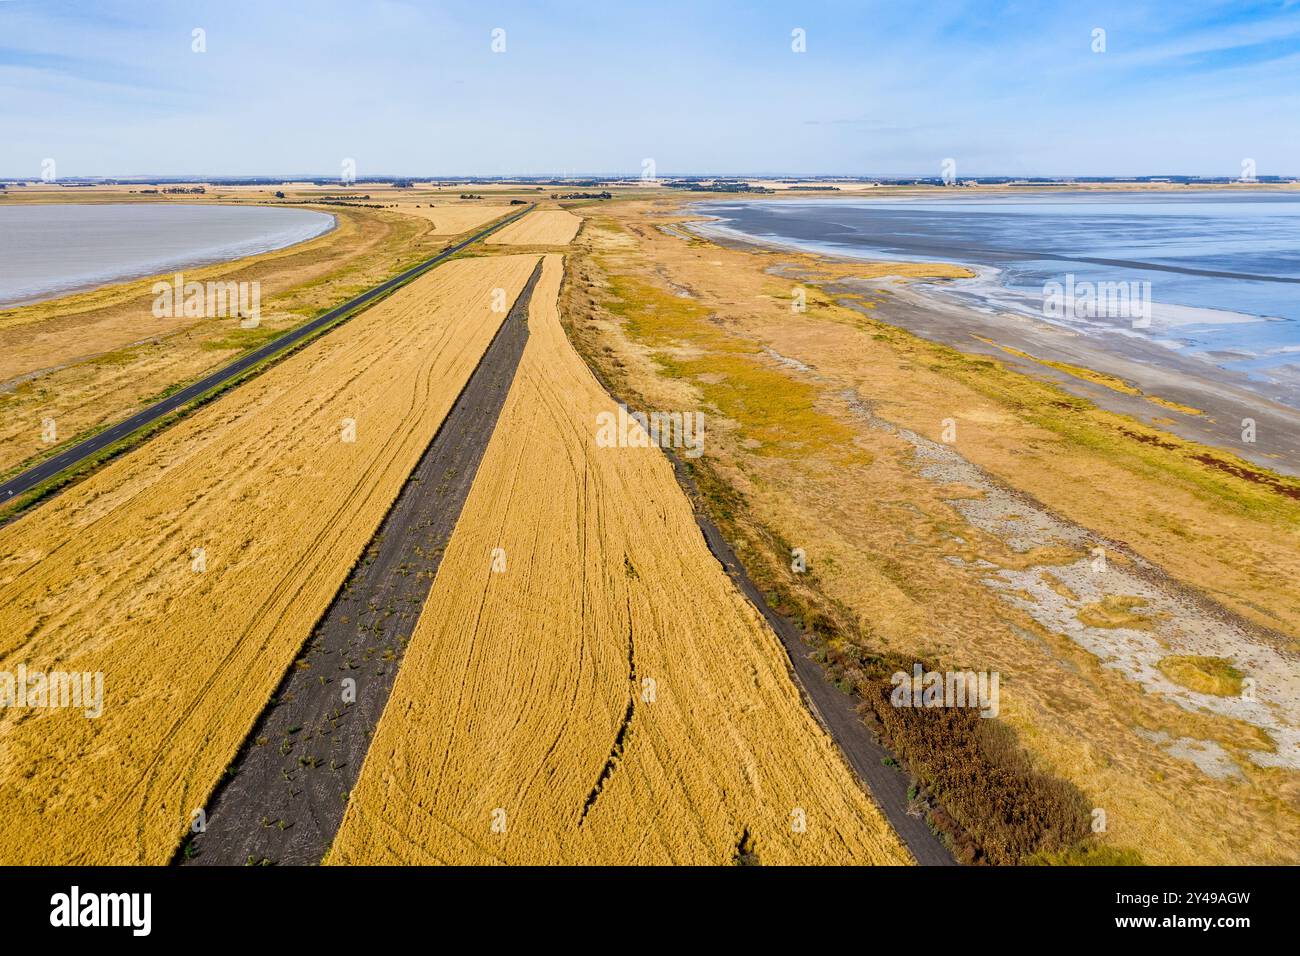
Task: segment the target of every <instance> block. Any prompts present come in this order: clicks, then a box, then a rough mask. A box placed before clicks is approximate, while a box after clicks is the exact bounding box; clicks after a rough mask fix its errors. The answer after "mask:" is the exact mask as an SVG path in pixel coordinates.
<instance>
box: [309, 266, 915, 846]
mask: <svg viewBox="0 0 1300 956" xmlns="http://www.w3.org/2000/svg"><path fill="white" fill-rule="evenodd" d="M562 270H563V265H562V257H561V256H559V255H550V256H547V258H546V264H545V271H544V273H543V275H542V277H541V279H540V281H539V282H538V285H537V287H536V290H535V291H534V294H533V298H532V304H531V308H530V315H529V326H530V339H529V342H528V345H527V349H526V351H525V353H524V357H523V360H522V363H521V366H520V369H519V372H518V375H517V377H516V379H515V382H514V385H513V387H512V389H511V392H510V396H509V398H508V399H507V402H506V406H505V409H504V410H503V413H502V417H501V420H500V422H499V424H498V426H497V429H496V431H495V433H494V434H493V437H492V440H491V443H490V445H489V447H488V450H487V453H486V456H485V458H484V461H483V464H482V466H481V468H480V470H479V473H478V476H477V478H476V480H475V483H474V487H473V489H472V491H471V493H470V497H469V500H468V501H467V503H466V506H465V510H464V511H463V513H462V515H461V518H460V521H459V523H458V525H457V528H456V532H455V534H454V535H453V537H452V540H451V542H450V544H449V546H448V549H447V553H446V556H445V558H444V560H443V563H442V566H441V568H440V569H439V572H438V576H437V579H436V580H435V582H434V587H433V590H432V592H431V593H430V595H429V599H428V601H427V603H426V605H425V609H424V612H423V614H422V615H421V617H420V620H419V623H418V624H417V626H416V630H415V633H414V636H413V637H412V640H411V643H410V645H409V648H408V651H407V654H406V657H405V660H404V662H403V665H402V670H401V671H400V673H399V674H398V678H397V683H396V685H395V687H394V690H393V694H392V697H391V698H390V699H389V702H388V705H387V708H386V710H385V712H384V715H383V718H382V719H381V721H380V724H379V727H378V729H377V731H376V733H375V738H374V743H373V744H372V746H371V749H370V752H369V754H368V755H367V758H366V762H365V764H364V767H363V769H362V773H361V778H360V779H359V781H358V783H357V786H356V787H355V788H354V790H353V793H352V800H351V803H350V804H349V807H348V811H347V815H346V816H345V818H344V822H343V826H342V828H341V830H340V832H339V834H338V837H337V839H336V842H335V844H334V847H333V849H332V851H331V854H330V856H329V858H328V862H331V863H336V864H371V863H400V864H425V863H462V864H468V863H512V864H527V863H535V864H538V863H540V864H559V863H584V864H585V863H591V864H595V863H689V864H722V863H729V862H731V861H733V859H736V858H738V857H740V856H742V855H744V856H750V855H752V856H756V857H757V859H758V860H759V861H761V862H762V863H769V864H780V863H791V864H794V863H905V862H908V860H909V855H908V854H907V853H906V851H905V850H904V849H903V848H902V847H901V845H900V844H899V842H898V840H897V838H896V837H895V836H894V834H893V831H892V830H891V829H890V828H889V826H888V824H887V823H886V822H885V820H884V819H883V817H882V816H881V814H880V812H879V811H878V809H877V808H876V806H875V805H874V804H873V803H872V802H871V800H870V799H869V798H868V797H867V796H866V795H865V794H864V792H863V790H862V788H861V786H860V785H859V783H858V781H857V779H856V778H855V777H854V775H853V774H852V772H851V771H850V770H849V768H848V767H847V765H846V764H845V762H844V761H843V759H842V757H841V756H840V755H839V753H838V752H837V751H836V749H835V747H834V745H833V744H832V742H831V741H830V739H829V737H828V736H827V735H826V734H825V733H824V732H823V731H822V729H821V727H820V726H819V725H818V724H817V723H816V721H815V720H814V719H813V717H812V716H811V715H810V714H809V712H808V711H807V710H806V709H805V707H804V705H803V703H802V701H801V699H800V695H799V692H798V691H797V689H796V686H795V684H794V683H793V681H792V678H791V676H790V674H789V662H788V660H787V658H786V657H785V655H784V651H783V650H782V648H781V647H780V645H779V643H778V641H777V638H776V636H775V635H774V634H773V633H772V632H771V631H770V630H769V629H768V627H767V626H766V624H765V623H764V622H763V621H762V619H761V618H760V617H759V616H758V614H757V612H756V611H755V609H754V608H753V607H752V606H751V605H750V604H748V603H747V602H746V601H745V600H744V598H743V597H741V596H740V594H739V593H738V592H737V591H736V589H735V587H734V586H733V585H732V583H731V581H730V579H729V578H727V576H726V575H725V574H724V573H723V571H722V568H721V566H720V565H719V563H718V562H717V561H716V560H715V559H714V558H713V556H712V555H711V554H710V553H709V551H708V549H707V547H706V545H705V543H704V540H703V537H702V535H701V533H700V530H699V528H698V527H697V525H696V523H695V520H694V517H693V513H692V509H691V506H690V504H689V502H688V501H687V499H686V497H685V496H684V495H683V494H682V492H681V490H680V489H679V487H678V485H677V484H676V481H675V479H674V478H673V476H672V472H671V468H670V466H669V464H668V462H667V459H666V458H665V457H664V456H663V454H662V452H661V451H660V450H659V449H657V448H636V447H631V448H628V447H599V446H598V444H597V440H596V428H597V415H598V413H600V412H605V411H613V410H614V408H615V405H614V403H613V401H612V400H611V399H610V398H609V397H608V395H607V394H606V393H605V392H604V391H603V389H601V387H600V386H599V385H598V383H597V382H596V380H595V379H594V378H593V377H592V375H591V373H590V372H589V371H588V370H587V368H586V366H585V365H584V364H583V363H582V361H581V360H580V359H579V357H578V356H577V354H576V353H575V352H574V351H573V349H572V347H571V346H570V344H569V342H568V339H567V338H566V336H565V333H564V331H563V329H562V328H561V325H560V321H559V314H558V309H557V303H556V297H557V294H558V292H559V289H560V283H561V277H562Z"/></svg>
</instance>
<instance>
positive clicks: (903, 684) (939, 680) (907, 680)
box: [889, 663, 1001, 717]
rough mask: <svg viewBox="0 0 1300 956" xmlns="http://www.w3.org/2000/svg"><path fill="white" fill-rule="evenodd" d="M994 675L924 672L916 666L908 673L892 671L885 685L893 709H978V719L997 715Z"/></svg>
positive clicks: (997, 677) (991, 673) (971, 672)
mask: <svg viewBox="0 0 1300 956" xmlns="http://www.w3.org/2000/svg"><path fill="white" fill-rule="evenodd" d="M1000 679H1001V678H1000V676H999V674H998V672H997V671H991V672H990V671H927V670H925V669H924V668H922V667H921V665H920V664H919V663H917V664H913V665H912V673H910V674H909V673H907V671H896V672H895V673H894V676H893V677H891V678H890V680H889V682H890V683H891V684H893V685H894V689H893V690H892V691H891V692H890V694H889V702H890V704H892V705H893V706H895V707H978V708H979V712H980V716H981V717H996V716H997V715H998V684H999V681H1000Z"/></svg>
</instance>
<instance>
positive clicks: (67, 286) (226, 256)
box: [0, 203, 338, 312]
mask: <svg viewBox="0 0 1300 956" xmlns="http://www.w3.org/2000/svg"><path fill="white" fill-rule="evenodd" d="M81 205H83V204H78V203H32V204H28V205H24V206H21V207H10V208H13V209H23V210H29V209H38V208H42V207H49V208H58V209H68V208H70V207H76V206H81ZM85 205H93V206H94V207H95V208H104V207H106V206H109V207H111V206H118V205H120V206H122V207H132V208H141V207H144V206H145V204H135V203H121V204H114V203H103V204H85ZM149 207H152V208H164V209H177V208H181V209H205V210H206V209H212V208H218V209H240V210H246V209H250V208H257V209H268V210H272V209H273V210H278V211H282V212H288V213H295V214H297V213H311V214H314V215H315V216H321V217H324V218H325V219H327V220H328V221H327V222H321V223H320V224H319V228H312V229H308V228H307V227H306V224H305V222H304V225H303V227H301V228H299V229H298V230H296V231H294V232H293V233H292V234H287V233H286V232H285V231H281V232H278V233H274V234H270V235H263V236H253V237H249V238H245V239H241V240H229V241H226V242H225V243H223V244H221V245H219V246H215V247H211V248H207V249H197V250H194V251H193V252H191V253H189V254H184V255H177V256H173V257H171V258H153V259H149V260H147V261H141V262H139V263H138V264H135V265H126V264H123V265H121V266H117V267H113V268H110V269H105V270H103V271H102V272H100V273H97V274H94V275H89V276H80V277H76V278H72V279H69V280H68V281H67V282H66V283H57V284H47V286H46V287H45V288H44V289H43V290H42V291H40V292H37V293H36V294H34V295H27V294H21V297H19V298H5V297H4V295H3V293H0V312H7V311H10V310H13V309H21V308H24V307H26V306H30V305H37V304H40V303H43V302H51V301H53V300H55V299H62V298H65V297H67V296H71V295H77V294H79V293H83V292H89V291H92V290H95V289H100V288H103V287H105V286H110V285H118V284H121V283H126V282H133V281H137V280H140V279H145V278H149V277H151V276H160V277H161V276H164V275H168V274H171V273H175V272H180V271H184V270H186V269H199V268H203V267H206V266H212V265H220V264H223V263H230V262H237V261H238V260H240V259H247V258H251V257H253V256H260V255H264V254H266V253H269V252H279V251H281V250H284V249H291V248H293V247H294V246H299V245H302V244H303V243H306V242H310V241H312V240H313V239H319V238H320V237H321V236H325V235H328V234H329V233H331V232H333V231H334V230H335V229H337V228H338V217H337V216H335V215H334V214H332V213H328V212H324V211H321V210H315V209H312V210H297V209H293V210H287V209H286V210H279V207H276V206H273V205H271V204H256V205H253V204H249V205H239V204H236V203H211V204H207V203H202V204H200V203H174V204H168V205H166V206H161V207H157V206H154V205H153V204H149ZM3 208H4V207H0V209H3Z"/></svg>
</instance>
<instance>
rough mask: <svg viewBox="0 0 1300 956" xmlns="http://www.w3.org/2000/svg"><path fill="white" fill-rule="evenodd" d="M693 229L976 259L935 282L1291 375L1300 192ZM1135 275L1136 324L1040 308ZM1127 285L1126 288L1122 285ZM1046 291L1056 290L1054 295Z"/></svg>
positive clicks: (965, 201) (961, 200) (753, 213)
mask: <svg viewBox="0 0 1300 956" xmlns="http://www.w3.org/2000/svg"><path fill="white" fill-rule="evenodd" d="M694 208H695V209H696V210H697V211H699V212H701V213H704V214H707V215H710V216H714V217H717V221H716V222H713V223H709V224H706V225H704V226H703V227H702V228H701V231H702V232H706V233H715V234H716V233H721V234H732V235H739V236H743V237H745V238H750V239H759V240H762V241H765V242H770V243H775V244H778V245H786V246H793V247H797V248H802V249H806V250H809V251H814V252H824V253H830V254H833V255H841V256H845V255H847V256H853V257H857V258H874V259H881V258H892V259H909V260H913V261H915V260H941V261H948V262H957V263H962V264H966V265H972V266H976V267H977V268H978V271H979V273H980V276H979V277H978V278H976V279H971V280H963V281H960V282H954V283H946V284H945V286H946V287H947V292H948V293H949V294H953V295H956V296H958V297H960V298H963V299H965V300H966V301H967V302H968V303H969V304H972V305H974V306H976V307H980V308H985V309H990V310H1006V309H1010V310H1015V311H1017V312H1022V313H1025V314H1030V315H1036V316H1038V317H1040V318H1043V319H1044V320H1047V321H1054V322H1060V323H1063V324H1067V325H1069V326H1070V327H1072V328H1076V329H1078V330H1079V331H1082V332H1085V333H1088V334H1092V335H1097V336H1099V337H1100V336H1104V335H1107V334H1119V335H1126V336H1127V335H1138V336H1143V337H1147V338H1150V339H1151V340H1153V341H1156V342H1159V343H1160V344H1162V345H1165V346H1167V347H1169V348H1171V349H1176V350H1179V351H1183V352H1187V353H1192V354H1197V355H1199V356H1200V357H1202V358H1205V359H1207V360H1208V361H1209V362H1210V363H1213V364H1214V365H1218V366H1220V367H1223V368H1229V369H1233V370H1235V371H1238V372H1242V373H1245V374H1247V375H1249V376H1250V377H1251V378H1252V379H1255V380H1257V381H1265V382H1271V383H1276V384H1278V385H1279V386H1283V387H1289V385H1287V383H1291V382H1294V381H1296V379H1297V377H1298V375H1297V373H1300V195H1295V194H1282V193H1249V192H1242V193H1232V194H1231V195H1225V194H1223V193H1204V192H1202V193H1181V194H1171V193H1150V192H1147V193H1141V192H1137V193H1106V194H1096V193H1093V194H1078V193H1068V194H1060V193H1058V194H1051V195H1047V194H1022V195H1014V196H1005V195H999V196H998V197H996V198H989V197H981V196H959V197H954V198H950V199H943V200H930V199H906V198H894V199H833V200H817V201H808V200H794V201H791V200H768V201H763V200H757V201H756V200H749V201H743V200H741V201H728V202H706V203H699V204H696V205H695V207H694ZM1067 279H1068V281H1070V282H1073V283H1074V284H1075V286H1074V287H1077V285H1078V284H1079V283H1094V284H1095V283H1102V282H1125V283H1128V282H1139V283H1141V282H1149V283H1150V286H1149V290H1147V291H1144V292H1143V293H1142V294H1144V295H1147V294H1148V291H1149V296H1148V301H1149V302H1150V303H1151V308H1150V315H1149V321H1148V322H1146V323H1143V322H1135V321H1133V316H1132V315H1130V314H1123V315H1119V316H1116V315H1105V314H1103V315H1083V316H1080V315H1076V314H1073V313H1074V312H1076V311H1086V310H1083V309H1078V310H1075V309H1067V310H1066V311H1067V312H1070V313H1071V314H1068V315H1066V316H1061V315H1060V314H1058V313H1059V312H1060V311H1061V310H1060V309H1057V310H1055V311H1054V310H1052V309H1046V310H1045V308H1044V305H1045V300H1046V299H1047V298H1049V297H1050V295H1051V290H1052V289H1053V288H1054V287H1053V286H1051V285H1050V283H1060V284H1061V285H1062V286H1064V285H1066V283H1067ZM1131 288H1133V289H1134V290H1137V289H1138V288H1139V287H1136V286H1134V287H1131ZM1058 301H1059V300H1058Z"/></svg>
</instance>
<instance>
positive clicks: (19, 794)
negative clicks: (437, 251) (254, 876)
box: [0, 256, 536, 864]
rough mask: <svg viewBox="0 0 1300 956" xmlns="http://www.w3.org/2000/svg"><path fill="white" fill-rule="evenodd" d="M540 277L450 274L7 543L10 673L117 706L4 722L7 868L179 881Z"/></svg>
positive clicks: (0, 714) (512, 265) (2, 602)
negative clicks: (209, 806) (201, 828)
mask: <svg viewBox="0 0 1300 956" xmlns="http://www.w3.org/2000/svg"><path fill="white" fill-rule="evenodd" d="M535 262H536V259H535V258H534V257H532V256H506V257H499V258H481V259H473V260H465V261H460V262H453V263H449V264H447V265H445V266H443V267H440V268H439V269H437V270H436V271H435V272H433V273H432V274H431V275H429V276H427V277H424V278H422V279H420V280H418V281H417V282H415V283H414V284H412V285H411V286H409V287H407V288H405V289H403V290H401V291H399V292H397V293H396V294H394V296H393V297H391V298H390V299H388V300H386V301H384V302H383V303H381V304H379V305H377V306H376V307H375V308H373V309H371V310H369V311H368V312H365V313H363V314H362V315H360V316H358V317H357V318H356V319H354V320H352V321H351V322H350V323H348V324H347V325H345V326H343V327H342V328H340V329H338V330H336V331H335V332H333V333H331V334H330V335H329V336H327V337H326V338H324V339H322V340H321V341H319V342H317V343H315V344H313V345H312V346H310V347H308V348H307V349H305V350H304V351H303V352H301V353H299V354H298V355H296V356H294V357H292V358H290V359H288V360H286V361H285V362H283V363H282V364H280V365H278V366H277V367H275V368H273V369H271V370H269V371H268V372H266V373H265V374H263V375H262V376H260V377H259V378H257V379H255V380H254V381H252V382H250V383H248V384H246V385H244V386H242V387H240V388H238V389H236V390H235V391H233V392H231V393H229V394H228V395H226V396H225V397H224V398H222V399H221V400H219V401H217V402H215V403H213V404H212V405H210V406H208V407H207V408H205V409H202V410H200V411H199V412H198V413H196V414H195V415H193V416H191V417H190V418H188V419H186V420H185V421H184V422H182V423H181V424H179V425H178V426H176V427H174V428H172V429H170V430H168V431H166V432H164V433H162V434H161V435H159V436H158V437H157V438H155V439H154V440H153V441H151V442H149V443H148V444H146V445H144V446H142V447H141V448H140V449H138V450H137V451H135V452H133V453H132V454H130V455H128V456H126V457H124V458H122V459H120V460H118V461H117V462H115V463H113V464H112V465H110V466H109V467H107V468H105V469H103V470H102V471H100V472H99V473H97V474H96V475H94V476H93V477H91V478H90V479H88V480H87V481H85V482H83V483H82V484H79V485H77V486H76V487H74V488H72V489H71V490H69V491H68V492H67V493H65V494H63V495H61V496H59V497H58V498H55V499H53V500H51V501H50V502H48V503H47V504H46V505H44V506H43V507H41V508H39V509H37V510H36V511H34V512H32V513H30V514H28V515H26V516H24V517H23V518H21V519H19V520H18V521H16V522H14V523H13V524H11V525H9V526H8V527H5V528H3V529H0V671H7V672H10V673H13V672H15V671H16V669H17V667H18V665H19V664H25V665H26V667H27V669H28V670H29V671H47V670H53V669H59V670H63V671H73V672H81V671H89V672H102V673H103V687H104V708H103V715H102V716H101V717H99V718H98V719H86V718H85V717H84V716H83V715H82V714H81V713H80V712H72V711H69V710H49V711H36V710H33V709H31V708H26V709H22V710H19V709H15V708H6V709H3V710H0V806H3V807H4V813H3V815H0V863H4V864H14V863H90V864H103V863H137V862H139V863H162V862H164V861H166V860H167V858H168V857H169V855H170V854H171V852H172V851H173V849H174V847H175V846H176V844H177V842H178V840H179V838H180V837H181V835H182V832H183V831H184V830H185V828H186V827H187V826H188V825H189V822H190V819H191V814H192V812H193V811H194V810H195V809H196V808H199V807H202V806H203V805H204V802H205V801H206V799H207V798H208V795H209V794H210V792H211V789H212V787H213V786H214V784H215V783H216V781H217V779H218V777H219V775H220V774H221V772H222V771H223V769H224V768H225V767H226V766H227V765H228V763H229V761H230V760H231V759H232V758H233V757H234V755H235V753H236V750H237V748H238V746H239V744H240V742H241V741H242V739H243V738H244V737H245V735H246V734H247V732H248V731H249V729H250V728H251V726H252V724H253V722H254V720H255V719H256V717H257V715H258V713H259V711H260V710H261V709H262V707H263V706H264V705H265V703H266V701H267V699H268V697H269V696H270V694H271V693H272V692H273V690H274V688H275V686H276V684H277V682H278V681H279V680H280V678H281V675H282V674H283V673H284V671H285V669H286V668H287V667H288V666H289V665H290V664H291V662H292V660H293V657H294V655H295V654H296V653H297V651H298V649H299V647H300V646H301V644H302V642H303V641H304V640H305V638H306V637H307V634H308V631H309V629H310V628H311V626H312V625H313V623H314V622H315V621H316V619H317V618H318V616H319V615H320V614H321V613H322V611H323V610H324V609H325V608H326V606H327V605H328V603H329V601H330V600H331V598H332V597H333V596H334V594H335V593H336V591H337V590H338V588H339V586H340V585H341V584H342V582H343V580H344V578H345V576H346V574H347V572H348V570H349V568H350V567H351V565H352V564H353V563H354V562H355V560H356V559H357V557H358V555H359V554H360V553H361V551H362V549H363V548H364V547H365V545H366V543H367V542H368V540H369V539H370V537H371V535H372V534H373V533H374V531H375V529H376V528H377V527H378V525H379V523H380V521H381V519H382V517H383V515H384V513H385V511H386V510H387V508H388V507H389V505H390V504H391V503H392V501H393V500H394V499H395V498H396V496H397V494H398V492H399V491H400V489H401V487H402V484H403V482H404V481H405V480H406V478H407V476H408V474H409V473H410V470H411V468H412V467H413V466H414V465H415V463H416V462H417V461H418V459H419V456H420V455H421V453H422V452H423V450H424V448H425V447H426V446H427V444H428V442H429V441H430V440H431V438H432V437H433V434H434V432H435V431H436V429H437V427H438V425H439V424H440V422H441V421H442V419H443V417H444V415H445V414H446V412H447V411H448V410H449V408H450V406H451V404H452V402H453V401H454V399H455V397H456V395H457V393H458V392H459V390H460V388H461V387H462V385H463V384H464V382H465V381H466V380H467V379H468V377H469V375H470V373H471V372H472V370H473V368H474V366H475V364H476V363H477V361H478V360H479V358H480V357H481V356H482V354H483V352H484V350H485V349H486V347H487V344H488V342H489V341H490V340H491V337H492V335H493V334H494V333H495V331H496V329H497V328H498V327H499V325H500V322H501V319H502V315H501V314H500V313H499V312H494V311H492V308H491V306H492V290H493V289H494V288H497V287H501V288H505V289H507V290H508V292H509V293H511V294H517V293H518V291H519V290H520V289H521V288H522V287H523V284H524V282H525V281H526V279H527V277H528V275H529V273H530V271H531V270H532V268H533V266H534V264H535ZM344 419H352V420H354V421H355V423H356V431H355V442H351V443H349V442H346V441H344V440H342V439H343V437H344V433H343V420H344ZM195 548H203V549H205V552H206V553H205V558H206V570H204V571H202V572H201V573H196V571H195V570H194V569H193V566H192V561H193V557H194V555H193V550H192V549H195Z"/></svg>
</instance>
